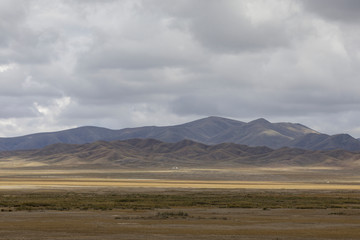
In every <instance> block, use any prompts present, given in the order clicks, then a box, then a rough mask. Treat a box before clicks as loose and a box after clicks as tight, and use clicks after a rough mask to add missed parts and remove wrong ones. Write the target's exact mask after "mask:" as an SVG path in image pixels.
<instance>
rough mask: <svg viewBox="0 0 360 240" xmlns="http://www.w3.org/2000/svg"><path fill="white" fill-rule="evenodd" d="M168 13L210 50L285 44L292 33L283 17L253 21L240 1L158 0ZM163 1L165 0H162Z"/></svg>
mask: <svg viewBox="0 0 360 240" xmlns="http://www.w3.org/2000/svg"><path fill="white" fill-rule="evenodd" d="M159 2H160V4H159V8H162V9H163V11H165V12H166V13H168V14H169V13H171V14H173V15H171V17H170V19H172V20H173V24H172V26H174V27H179V28H183V29H185V30H187V31H189V33H191V34H192V36H193V37H194V39H196V40H198V41H199V42H200V43H201V44H202V45H203V46H204V47H206V48H208V49H210V50H211V51H217V52H226V53H238V52H243V51H245V52H246V51H259V50H264V49H271V48H277V47H288V45H289V44H290V42H291V37H290V35H289V34H288V27H289V26H288V25H287V24H286V22H285V21H279V20H273V21H271V20H270V21H265V22H261V23H253V22H252V21H251V19H250V18H249V17H248V16H247V14H246V5H245V3H244V2H241V1H224V2H221V3H219V2H218V1H213V0H211V1H203V0H201V1H180V3H179V2H177V3H176V4H169V3H164V2H163V1H152V2H151V4H156V3H159ZM165 2H166V1H165Z"/></svg>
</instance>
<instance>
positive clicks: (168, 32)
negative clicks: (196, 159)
mask: <svg viewBox="0 0 360 240" xmlns="http://www.w3.org/2000/svg"><path fill="white" fill-rule="evenodd" d="M359 12H360V1H358V0H342V1H338V0H248V1H247V0H234V1H232V0H224V1H217V0H172V1H169V0H143V1H141V0H129V1H127V0H63V1H60V0H53V1H48V0H0V136H1V137H12V136H20V135H25V134H30V133H35V132H44V131H58V130H62V129H68V128H74V127H78V126H89V125H91V126H101V127H107V128H111V129H121V128H126V127H138V126H148V125H157V126H166V125H174V124H181V123H185V122H188V121H192V120H195V119H199V118H203V117H207V116H221V117H227V118H232V119H237V120H240V121H245V122H248V121H251V120H254V119H257V118H266V119H267V120H269V121H271V122H293V123H301V124H304V125H306V126H308V127H310V128H312V129H315V130H317V131H320V132H323V133H327V134H337V133H349V134H351V135H352V136H354V137H357V138H359V137H360V121H359V119H360V82H359V80H360V14H359Z"/></svg>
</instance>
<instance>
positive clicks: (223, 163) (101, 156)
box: [0, 139, 360, 169]
mask: <svg viewBox="0 0 360 240" xmlns="http://www.w3.org/2000/svg"><path fill="white" fill-rule="evenodd" d="M0 163H1V164H2V165H3V166H4V167H9V166H10V167H14V166H15V167H42V168H47V167H51V168H54V167H55V168H69V167H70V168H73V167H76V168H78V169H79V168H114V167H115V168H119V167H120V168H176V169H177V168H178V167H180V168H182V167H207V168H209V167H211V168H224V167H225V168H229V167H230V168H233V167H241V166H263V167H264V166H271V167H274V166H321V167H324V166H332V167H334V166H336V167H350V168H353V167H356V166H359V165H360V153H355V152H348V151H344V150H331V151H330V150H329V151H312V150H303V149H295V148H287V147H284V148H280V149H277V150H273V149H271V148H268V147H249V146H246V145H240V144H235V143H221V144H216V145H205V144H202V143H198V142H194V141H191V140H182V141H180V142H176V143H165V142H161V141H159V140H155V139H130V140H123V141H120V140H117V141H111V142H107V141H97V142H94V143H87V144H64V143H58V144H53V145H50V146H47V147H44V148H42V149H35V150H22V151H20V150H19V151H10V152H7V151H3V152H0Z"/></svg>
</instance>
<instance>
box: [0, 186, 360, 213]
mask: <svg viewBox="0 0 360 240" xmlns="http://www.w3.org/2000/svg"><path fill="white" fill-rule="evenodd" d="M176 207H207V208H261V209H263V210H269V209H274V208H293V209H327V208H333V209H337V208H339V209H345V208H353V209H356V208H357V209H358V208H360V196H359V194H358V193H357V192H344V193H342V192H338V193H336V192H335V193H321V192H309V193H284V192H264V193H262V192H254V193H242V192H235V193H234V192H226V191H218V192H216V191H215V192H176V193H171V194H168V193H158V194H155V193H128V194H120V193H102V194H96V193H77V192H52V193H46V192H39V193H18V194H17V193H12V194H1V195H0V209H3V211H8V210H16V211H24V210H25V211H29V210H59V211H68V210H83V211H85V210H102V211H109V210H113V209H134V210H149V209H157V208H176ZM164 214H166V213H164ZM170 216H171V213H169V215H168V217H170ZM173 216H175V214H173ZM178 216H180V215H178Z"/></svg>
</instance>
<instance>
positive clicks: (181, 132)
mask: <svg viewBox="0 0 360 240" xmlns="http://www.w3.org/2000/svg"><path fill="white" fill-rule="evenodd" d="M134 138H143V139H146V138H151V139H157V140H160V141H163V142H169V143H174V142H179V141H181V140H184V139H189V140H192V141H196V142H199V143H203V144H209V145H216V144H220V143H237V144H243V145H249V146H267V147H269V148H273V149H279V148H282V147H294V148H303V149H308V150H332V149H344V150H348V151H360V141H359V140H358V139H355V138H353V137H351V136H350V135H348V134H337V135H327V134H323V133H319V132H317V131H315V130H313V129H310V128H308V127H306V126H304V125H302V124H299V123H288V122H280V123H271V122H269V121H267V120H266V119H264V118H259V119H256V120H253V121H250V122H248V123H246V122H242V121H237V120H233V119H227V118H223V117H215V116H211V117H207V118H203V119H198V120H195V121H191V122H187V123H184V124H179V125H173V126H161V127H158V126H145V127H137V128H124V129H120V130H111V129H108V128H102V127H95V126H84V127H78V128H73V129H67V130H63V131H57V132H46V133H34V134H30V135H25V136H19V137H12V138H0V151H11V150H27V149H40V148H42V147H45V146H48V145H51V144H55V143H68V144H85V143H92V142H95V141H100V140H103V141H114V140H126V139H134Z"/></svg>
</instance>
